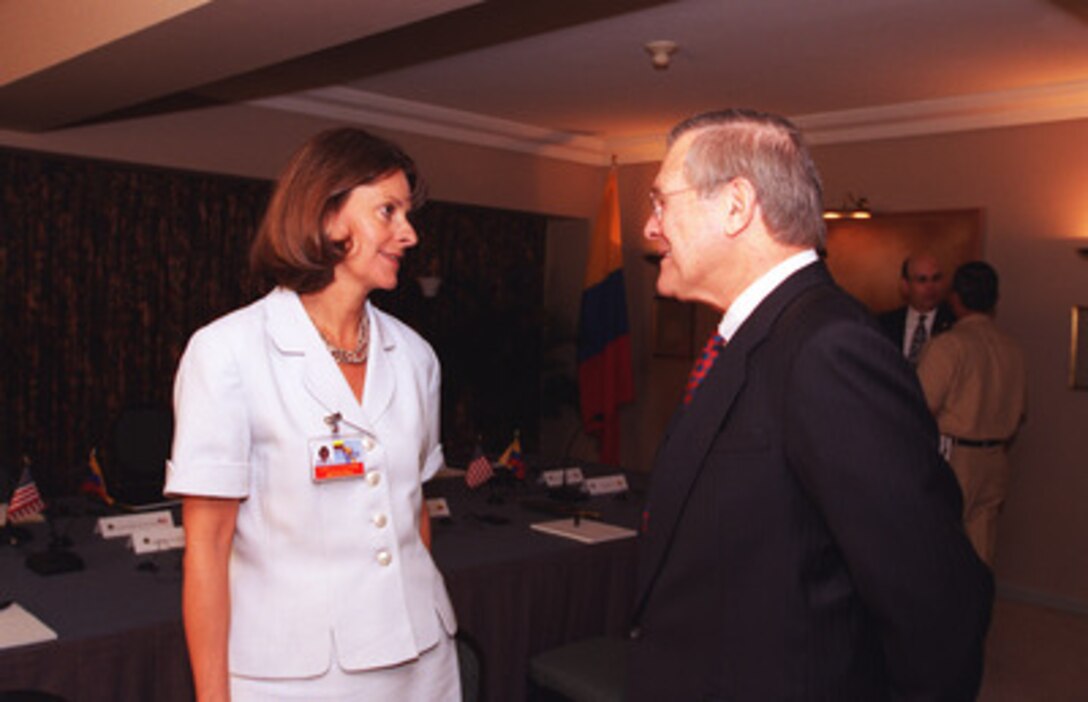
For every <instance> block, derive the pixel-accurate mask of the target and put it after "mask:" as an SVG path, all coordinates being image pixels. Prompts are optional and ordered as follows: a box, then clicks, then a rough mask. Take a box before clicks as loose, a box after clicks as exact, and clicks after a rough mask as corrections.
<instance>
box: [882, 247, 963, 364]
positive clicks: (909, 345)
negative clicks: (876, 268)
mask: <svg viewBox="0 0 1088 702" xmlns="http://www.w3.org/2000/svg"><path fill="white" fill-rule="evenodd" d="M899 290H900V292H901V293H902V295H903V299H904V300H905V301H906V303H907V304H906V305H904V306H902V307H899V308H897V309H894V310H891V311H890V312H885V313H884V314H882V315H880V326H881V328H882V329H884V333H885V334H887V335H888V338H889V339H891V340H892V341H894V342H895V344H896V345H897V347H898V348H899V349H900V350H902V352H903V358H905V359H907V361H908V362H909V363H910V364H911V365H912V366H915V365H917V364H918V354H919V353H920V352H921V350H922V347H923V346H925V343H926V342H927V341H928V340H929V339H931V338H932V337H934V336H936V335H937V334H940V333H941V332H943V331H945V330H946V329H948V328H949V327H951V326H952V324H953V323H955V321H956V317H955V315H954V314H953V313H952V308H951V307H949V306H948V304H947V303H945V302H944V295H945V283H944V272H943V271H942V270H941V264H940V262H939V261H937V259H936V258H934V257H933V256H932V255H930V254H927V253H921V254H915V255H913V256H909V257H907V258H905V259H903V265H902V266H901V267H900V278H899Z"/></svg>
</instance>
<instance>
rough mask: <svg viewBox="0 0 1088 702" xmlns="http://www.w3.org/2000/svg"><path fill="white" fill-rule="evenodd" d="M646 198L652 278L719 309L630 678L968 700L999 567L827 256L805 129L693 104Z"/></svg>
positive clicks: (656, 519)
mask: <svg viewBox="0 0 1088 702" xmlns="http://www.w3.org/2000/svg"><path fill="white" fill-rule="evenodd" d="M650 199H651V202H652V205H653V213H652V214H651V216H650V217H649V219H648V220H647V222H646V226H645V231H644V233H645V236H646V238H647V239H649V240H650V242H651V243H652V244H653V246H654V248H655V249H656V250H657V252H658V253H660V254H661V255H662V259H661V264H660V265H661V268H660V272H659V277H658V280H657V290H658V292H659V293H660V294H662V295H666V296H671V297H675V298H678V299H680V300H685V301H696V302H701V303H704V304H708V305H712V306H713V307H715V308H716V309H717V310H719V311H720V312H721V313H722V319H721V322H720V323H719V326H718V330H717V331H718V333H717V334H716V335H715V336H714V337H713V338H712V339H711V342H710V343H708V346H707V348H706V350H705V351H704V354H703V356H702V357H701V358H700V360H699V363H698V364H697V365H696V368H695V370H694V372H693V374H692V378H691V380H690V381H689V383H688V387H687V390H686V392H685V396H684V401H683V403H682V404H681V405H680V407H679V408H678V409H677V411H676V413H675V415H674V416H673V419H672V420H671V422H670V424H669V427H668V429H667V431H666V434H665V436H664V438H663V439H662V443H661V447H660V449H659V450H658V454H657V459H656V461H655V463H654V468H653V473H652V476H651V485H650V488H649V490H648V493H647V499H646V512H645V513H644V519H643V533H642V537H641V539H640V543H639V565H638V577H637V580H636V586H635V592H636V595H635V614H634V622H633V627H632V630H631V642H630V647H629V652H630V660H629V668H628V687H627V695H628V697H629V698H630V699H631V700H635V701H636V702H637V701H641V700H646V701H650V700H653V701H654V702H657V701H659V700H709V699H721V700H733V701H734V702H743V701H748V700H751V701H759V702H762V701H763V700H787V699H788V700H795V701H798V700H812V701H815V700H907V699H910V700H964V701H967V700H973V699H974V697H975V694H976V692H977V690H978V685H979V679H980V676H981V666H982V643H983V639H984V637H985V632H986V628H987V625H988V622H989V613H990V607H991V604H992V598H993V582H992V579H991V577H990V574H989V573H988V572H987V570H986V568H985V567H984V566H983V565H982V563H981V562H980V561H979V560H978V558H977V557H976V556H975V554H974V551H973V550H972V548H971V545H970V543H969V542H968V541H967V539H966V537H965V536H964V535H963V529H962V527H961V525H960V516H961V515H960V498H959V490H958V489H957V487H956V483H955V479H954V478H953V476H952V472H951V471H950V470H949V469H948V466H947V465H946V464H945V462H944V461H943V460H942V459H941V457H940V456H939V454H938V453H937V427H936V424H935V422H934V421H933V417H932V416H931V415H930V413H929V411H928V409H927V407H926V404H925V398H924V397H923V396H922V392H921V388H920V387H919V385H918V381H917V379H916V378H915V377H914V374H913V373H912V371H911V369H910V368H909V367H908V366H907V364H906V363H904V362H903V359H902V358H900V356H899V354H898V352H897V351H896V350H895V349H893V348H892V346H891V345H890V344H888V342H887V340H886V339H885V338H884V337H883V335H882V334H881V333H880V330H879V329H878V327H877V325H876V323H875V321H874V320H873V318H872V317H871V315H870V314H869V312H868V311H867V310H866V309H865V308H864V307H863V306H862V305H861V304H859V303H858V302H857V301H856V300H854V299H853V298H851V297H850V296H848V295H847V294H846V293H844V292H843V291H842V290H840V289H839V288H838V287H837V286H836V285H835V284H834V282H833V281H832V280H831V277H830V275H829V273H828V271H827V268H826V267H825V266H824V264H823V263H822V262H821V261H820V260H819V257H818V255H817V253H816V252H817V250H819V249H820V248H821V247H822V245H823V242H824V238H825V230H824V224H823V219H822V218H821V213H822V210H823V203H822V194H821V186H820V181H819V175H818V173H817V172H816V167H815V164H814V163H813V161H812V158H811V156H810V154H809V152H808V149H807V148H806V147H805V145H804V144H803V142H802V139H801V135H800V133H799V132H798V130H797V129H796V127H794V126H793V125H792V124H790V123H789V122H788V121H786V120H784V119H782V118H780V117H777V116H774V115H768V114H763V113H758V112H752V111H749V110H727V111H723V112H715V113H708V114H703V115H699V116H697V117H693V118H691V119H689V120H686V121H684V122H682V123H681V124H679V125H678V126H677V127H675V128H674V129H673V131H672V133H671V134H670V136H669V148H668V153H667V154H666V156H665V160H664V162H663V163H662V164H661V169H660V171H659V172H658V174H657V177H656V178H655V179H654V183H653V187H652V188H651V191H650Z"/></svg>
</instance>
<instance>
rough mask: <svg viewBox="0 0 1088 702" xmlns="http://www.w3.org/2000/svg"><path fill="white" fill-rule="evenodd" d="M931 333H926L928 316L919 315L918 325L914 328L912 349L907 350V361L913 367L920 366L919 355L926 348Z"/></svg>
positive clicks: (911, 340) (911, 341) (911, 339)
mask: <svg viewBox="0 0 1088 702" xmlns="http://www.w3.org/2000/svg"><path fill="white" fill-rule="evenodd" d="M927 338H929V333H928V332H927V331H926V316H925V315H924V314H920V315H918V324H917V325H915V327H914V335H913V336H912V337H911V338H910V348H909V349H907V361H908V362H909V363H910V364H911V365H912V366H916V365H918V354H919V353H921V351H922V347H923V346H925V343H926V339H927Z"/></svg>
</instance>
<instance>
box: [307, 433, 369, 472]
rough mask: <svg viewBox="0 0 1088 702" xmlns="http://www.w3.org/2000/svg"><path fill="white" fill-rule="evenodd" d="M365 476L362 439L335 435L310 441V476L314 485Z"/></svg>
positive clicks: (360, 437) (346, 435)
mask: <svg viewBox="0 0 1088 702" xmlns="http://www.w3.org/2000/svg"><path fill="white" fill-rule="evenodd" d="M365 474H366V455H365V454H364V453H363V437H362V436H353V435H350V434H336V435H334V436H324V437H318V438H315V439H310V475H311V477H312V478H313V481H314V482H315V483H323V482H327V481H329V480H341V479H344V478H361V477H363V476H364V475H365Z"/></svg>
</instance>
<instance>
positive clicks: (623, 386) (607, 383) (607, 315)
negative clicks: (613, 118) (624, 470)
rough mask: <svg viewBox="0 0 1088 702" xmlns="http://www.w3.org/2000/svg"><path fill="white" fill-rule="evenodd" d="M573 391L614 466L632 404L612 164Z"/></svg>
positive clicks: (589, 267)
mask: <svg viewBox="0 0 1088 702" xmlns="http://www.w3.org/2000/svg"><path fill="white" fill-rule="evenodd" d="M578 388H579V394H580V396H581V404H582V425H583V427H584V428H585V431H586V433H588V434H590V435H592V436H596V437H597V439H598V441H599V446H600V460H601V463H606V464H609V465H619V462H620V418H619V408H620V406H621V405H623V404H626V403H628V402H631V401H632V400H634V399H635V385H634V381H633V380H632V377H631V336H630V334H629V333H628V330H627V294H626V291H625V289H624V282H623V249H622V247H621V243H620V200H619V188H618V186H617V177H616V165H615V163H613V164H612V169H611V170H610V171H609V173H608V180H607V182H606V183H605V188H604V199H603V200H602V201H601V209H600V211H599V212H598V214H597V221H596V223H595V224H594V227H593V233H592V234H591V238H590V242H589V262H588V263H587V264H586V279H585V286H584V289H583V291H582V309H581V315H580V318H579V322H578Z"/></svg>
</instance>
